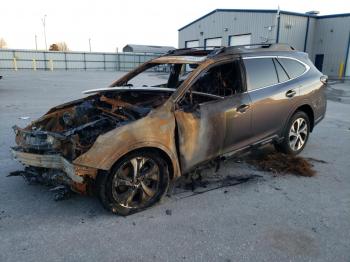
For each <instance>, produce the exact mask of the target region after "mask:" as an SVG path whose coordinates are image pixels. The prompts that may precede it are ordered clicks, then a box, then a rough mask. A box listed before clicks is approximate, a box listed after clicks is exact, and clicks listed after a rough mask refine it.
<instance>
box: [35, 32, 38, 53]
mask: <svg viewBox="0 0 350 262" xmlns="http://www.w3.org/2000/svg"><path fill="white" fill-rule="evenodd" d="M35 50H36V51H38V36H37V35H35Z"/></svg>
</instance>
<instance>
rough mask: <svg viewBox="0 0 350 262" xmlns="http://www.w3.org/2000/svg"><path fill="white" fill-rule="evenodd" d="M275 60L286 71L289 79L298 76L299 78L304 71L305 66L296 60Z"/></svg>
mask: <svg viewBox="0 0 350 262" xmlns="http://www.w3.org/2000/svg"><path fill="white" fill-rule="evenodd" d="M277 60H278V61H279V62H280V63H281V65H282V66H283V68H284V69H285V70H286V71H287V73H288V75H289V77H290V78H296V77H298V76H301V75H302V74H303V73H304V72H305V71H306V68H305V66H304V65H303V64H302V63H300V62H298V61H296V60H293V59H288V58H278V59H277Z"/></svg>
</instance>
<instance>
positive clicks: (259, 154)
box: [244, 150, 326, 177]
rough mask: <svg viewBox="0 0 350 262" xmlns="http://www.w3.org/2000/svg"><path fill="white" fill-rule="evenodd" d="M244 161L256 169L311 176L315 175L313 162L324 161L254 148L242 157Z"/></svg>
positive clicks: (274, 172) (276, 173) (277, 173)
mask: <svg viewBox="0 0 350 262" xmlns="http://www.w3.org/2000/svg"><path fill="white" fill-rule="evenodd" d="M244 161H245V162H247V163H248V164H250V165H252V166H254V167H255V168H257V169H258V170H261V171H268V172H272V173H273V174H275V175H286V174H293V175H296V176H304V177H312V176H315V175H316V171H315V170H314V169H313V166H314V165H313V164H312V163H311V161H314V162H321V163H326V162H325V161H323V160H317V159H312V158H303V157H300V156H293V155H286V154H283V153H279V152H276V151H274V152H266V151H263V150H256V151H254V152H252V153H251V154H249V155H247V156H246V157H245V158H244Z"/></svg>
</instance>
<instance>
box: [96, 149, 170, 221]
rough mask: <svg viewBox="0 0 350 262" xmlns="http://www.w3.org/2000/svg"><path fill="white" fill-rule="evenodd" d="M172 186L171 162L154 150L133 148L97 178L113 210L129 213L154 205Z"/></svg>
mask: <svg viewBox="0 0 350 262" xmlns="http://www.w3.org/2000/svg"><path fill="white" fill-rule="evenodd" d="M168 186H169V171H168V166H167V162H166V161H165V160H164V159H162V158H161V156H160V155H159V154H158V153H157V152H156V151H152V150H140V151H136V152H132V153H130V154H128V155H126V156H125V157H123V158H122V159H120V160H119V161H118V162H117V163H116V164H115V165H114V166H113V168H112V169H111V170H110V172H108V173H106V174H100V175H99V176H98V177H97V179H96V191H97V192H96V193H97V194H98V196H99V199H100V201H101V203H102V205H103V206H104V207H105V208H106V209H107V210H109V211H111V212H113V213H115V214H118V215H122V216H127V215H130V214H133V213H136V212H139V211H142V210H144V209H146V208H148V207H151V206H152V205H154V204H155V203H157V202H159V201H160V199H161V198H162V197H163V196H164V195H165V193H166V192H167V189H168Z"/></svg>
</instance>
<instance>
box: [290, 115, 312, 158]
mask: <svg viewBox="0 0 350 262" xmlns="http://www.w3.org/2000/svg"><path fill="white" fill-rule="evenodd" d="M307 136H308V126H307V122H306V120H305V119H304V118H301V117H300V118H297V119H295V120H294V122H293V124H292V125H291V127H290V130H289V146H290V148H291V149H292V150H293V151H298V150H299V149H301V148H302V147H303V145H304V144H305V142H306V139H307Z"/></svg>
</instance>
